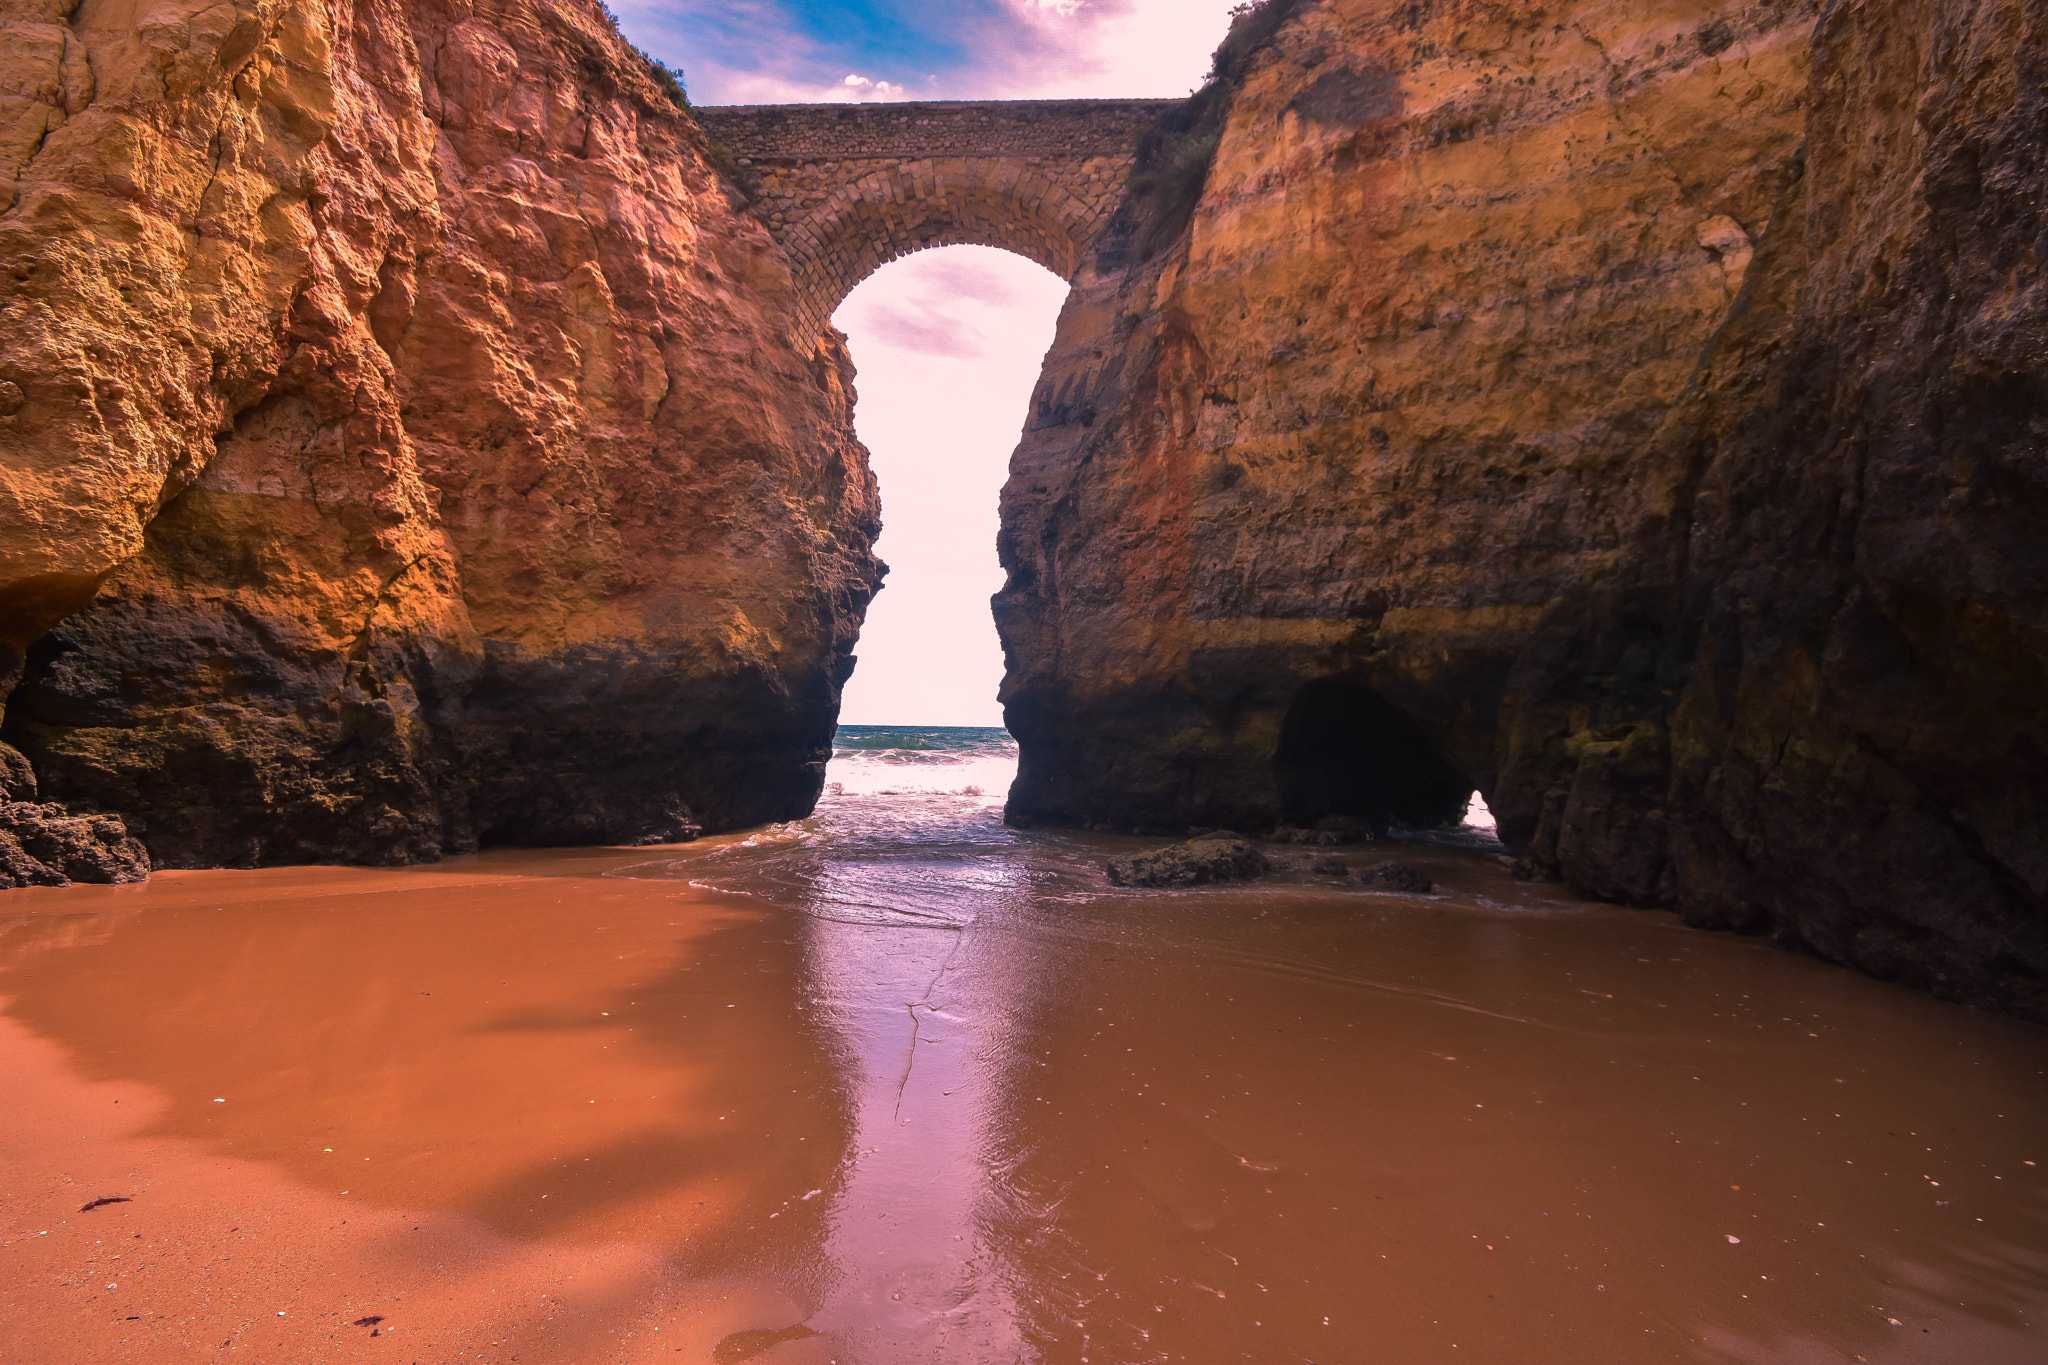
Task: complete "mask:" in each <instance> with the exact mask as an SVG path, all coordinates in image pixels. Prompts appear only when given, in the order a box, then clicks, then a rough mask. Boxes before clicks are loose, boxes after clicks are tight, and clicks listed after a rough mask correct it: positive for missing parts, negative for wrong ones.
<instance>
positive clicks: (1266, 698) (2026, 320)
mask: <svg viewBox="0 0 2048 1365" xmlns="http://www.w3.org/2000/svg"><path fill="white" fill-rule="evenodd" d="M1290 9H1291V13H1290V14H1289V17H1288V18H1287V21H1286V22H1285V23H1284V24H1283V25H1281V26H1280V28H1279V30H1278V32H1277V33H1276V34H1274V35H1273V36H1272V38H1271V39H1270V41H1268V42H1266V43H1265V44H1264V45H1263V46H1262V47H1261V48H1260V49H1259V51H1258V52H1257V53H1255V54H1254V55H1253V58H1252V59H1251V60H1250V61H1249V63H1248V64H1247V70H1246V72H1245V74H1244V75H1243V77H1242V80H1241V83H1240V84H1239V86H1238V88H1237V89H1236V91H1235V94H1234V98H1233V100H1232V104H1231V107H1230V113H1229V118H1228V121H1227V124H1226V125H1225V127H1224V130H1223V134H1222V138H1221V144H1220V148H1219V149H1218V151H1217V153H1216V155H1215V158H1214V164H1213V166H1212V167H1211V169H1210V170H1209V173H1208V177H1207V181H1206V188H1205V189H1204V190H1203V191H1202V193H1201V197H1200V200H1199V203H1198V204H1197V205H1196V206H1195V207H1194V210H1193V214H1192V219H1191V222H1190V223H1189V225H1188V227H1187V228H1186V230H1185V231H1183V232H1181V233H1180V234H1179V235H1178V236H1177V237H1176V238H1174V239H1173V240H1172V241H1170V242H1169V243H1167V244H1166V246H1165V247H1164V248H1163V249H1160V250H1157V251H1155V252H1153V253H1152V254H1151V255H1149V256H1147V255H1146V254H1145V251H1146V247H1147V243H1148V240H1149V239H1148V230H1149V229H1148V227H1147V224H1146V223H1145V222H1143V221H1134V222H1131V223H1128V224H1127V225H1126V228H1127V230H1126V231H1125V232H1124V233H1123V234H1122V236H1121V237H1120V238H1118V239H1114V240H1112V241H1111V242H1110V243H1109V244H1108V246H1107V247H1106V248H1105V250H1104V251H1103V252H1102V253H1101V254H1099V255H1098V256H1097V258H1096V259H1095V260H1094V261H1092V262H1091V263H1090V264H1089V266H1088V267H1086V268H1084V271H1083V274H1082V276H1081V279H1080V282H1079V285H1078V287H1077V289H1076V292H1075V294H1074V296H1073V298H1072V299H1071V300H1070V302H1069V304H1068V306H1067V309H1066V312H1065V315H1064V316H1063V318H1062V321H1061V324H1060V329H1059V333H1058V338H1057V340H1056V342H1055V343H1054V347H1053V351H1052V353H1051V355H1050V356H1049V357H1048V362H1047V367H1046V371H1045V375H1044V377H1043V379H1042V381H1041V384H1040V386H1039V389H1038V392H1037V396H1036V398H1035V400H1034V410H1033V412H1032V415H1031V418H1030V426H1029V429H1028V430H1027V432H1026V434H1025V436H1024V439H1023V442H1022V444H1021V445H1020V446H1019V448H1018V450H1017V453H1016V456H1015V457H1014V460H1013V463H1012V467H1011V478H1010V481H1009V484H1008V486H1007V487H1006V489H1005V491H1004V502H1003V519H1004V520H1003V532H1002V552H1003V557H1004V564H1005V566H1006V568H1007V569H1008V572H1009V579H1008V583H1007V585H1006V587H1005V588H1004V590H1003V592H1002V593H1001V594H1000V595H999V596H998V598H997V600H996V610H997V617H998V621H999V625H1000V627H1001V630H1002V635H1003V640H1004V644H1005V647H1006V649H1007V651H1008V658H1009V672H1008V677H1007V680H1006V682H1005V684H1004V698H1005V702H1006V706H1007V714H1008V718H1009V723H1010V726H1011V728H1012V730H1013V731H1015V733H1016V734H1017V737H1018V739H1019V742H1020V745H1021V748H1022V768H1021V771H1020V776H1019V778H1018V782H1017V785H1016V787H1015V789H1014V790H1013V792H1012V794H1011V798H1010V805H1009V815H1010V818H1011V820H1012V821H1013V822H1016V823H1020V824H1031V823H1064V824H1080V825H1091V826H1099V827H1115V828H1133V827H1136V828H1149V829H1159V830H1167V829H1175V830H1178V829H1184V828H1185V827H1187V826H1189V825H1201V826H1216V825H1223V826H1230V827H1234V828H1239V829H1262V828H1268V827H1271V826H1273V825H1275V824H1280V823H1294V824H1307V823H1312V822H1314V821H1316V820H1318V819H1328V818H1331V817H1338V818H1347V819H1358V818H1364V819H1369V820H1372V821H1376V822H1378V823H1380V824H1381V825H1383V826H1385V825H1388V824H1391V823H1394V822H1406V823H1411V824H1428V823H1433V822H1436V821H1440V820H1444V819H1446V818H1454V817H1455V815H1456V813H1457V812H1458V811H1459V810H1460V809H1461V808H1462V807H1463V804H1464V801H1465V798H1466V796H1467V794H1468V793H1469V792H1471V791H1472V790H1473V789H1475V788H1476V789H1478V790H1479V791H1481V792H1482V793H1484V795H1485V797H1486V799H1487V801H1488V802H1489V803H1490V804H1491V805H1492V807H1493V810H1494V811H1495V813H1496V815H1497V817H1498V819H1499V823H1500V831H1501V834H1502V837H1503V838H1504V839H1505V840H1506V841H1507V842H1508V844H1509V845H1510V846H1511V848H1513V849H1514V850H1515V851H1516V852H1517V853H1518V854H1520V856H1521V859H1522V868H1523V871H1524V872H1525V874H1527V875H1531V876H1556V877H1562V878H1564V879H1565V880H1567V881H1569V882H1570V883H1571V884H1573V885H1574V886H1576V887H1578V888H1579V889H1581V890H1583V891H1585V892H1587V893H1589V894H1593V895H1597V896H1601V897H1605V898H1609V899H1614V900H1619V901H1624V902H1628V903H1633V904H1641V905H1652V906H1664V907H1669V908H1672V909H1676V910H1678V911H1681V912H1682V913H1683V914H1684V915H1685V916H1686V917H1687V919H1688V920H1690V921H1692V922H1694V923H1696V924H1701V925H1710V926H1717V927H1728V928H1737V929H1744V930H1752V931H1759V932H1768V933H1770V934H1772V935H1774V936H1776V937H1777V938H1779V939H1780V940H1781V941H1783V942H1786V943H1788V944H1791V945H1795V946H1799V947H1803V948H1805V949H1809V950H1811V951H1815V952H1818V953H1821V954H1824V955H1826V956H1828V957H1831V958H1834V959H1836V960H1838V961H1842V962H1846V963H1851V964H1854V965H1856V966H1859V967H1861V968H1864V969H1865V970H1868V971H1870V972H1873V973H1875V974H1877V975H1880V976H1884V977H1889V978H1894V979H1899V980H1903V981H1907V982H1911V983H1914V984H1918V985H1922V986H1926V987H1928V988H1930V989H1932V990H1934V991H1936V992H1938V993H1940V994H1943V995H1947V996H1950V997H1952V998H1957V999H1965V1000H1971V1001H1976V1002H1982V1003H1987V1004H1992V1005H1996V1006H1999V1007H2002V1008H2007V1009H2012V1010H2016V1011H2019V1012H2021V1013H2025V1014H2029V1015H2032V1016H2034V1017H2037V1018H2048V838H2044V837H2043V836H2044V832H2048V728H2044V727H2048V551H2044V548H2043V547H2044V545H2048V541H2044V540H2043V539H2042V537H2041V535H2040V528H2041V526H2043V525H2044V524H2048V297H2044V293H2043V291H2044V289H2048V285H2044V284H2043V282H2042V273H2041V266H2042V263H2043V261H2044V260H2048V214H2044V211H2043V206H2042V181H2041V175H2040V165H2041V158H2042V155H2043V151H2044V149H2048V94H2044V91H2048V9H2044V8H2043V7H2042V6H2041V5H2039V4H2034V3H2022V4H2005V3H1990V2H1989V0H1902V2H1901V3H1896V4H1885V5H1876V4H1862V3H1851V2H1850V0H1832V2H1831V3H1827V4H1820V5H1816V4H1812V3H1805V2H1804V0H1778V2H1776V3H1728V2H1727V0H1664V2H1663V3H1659V4H1654V5H1648V6H1645V5H1633V4H1621V3H1603V2H1602V0H1576V2H1575V3H1568V4H1562V5H1545V6H1527V5H1504V4H1498V3H1485V2H1483V0H1436V2H1435V3H1423V4H1408V3H1400V4H1394V3H1389V2H1388V0H1311V2H1310V3H1305V4H1300V5H1296V6H1291V7H1290Z"/></svg>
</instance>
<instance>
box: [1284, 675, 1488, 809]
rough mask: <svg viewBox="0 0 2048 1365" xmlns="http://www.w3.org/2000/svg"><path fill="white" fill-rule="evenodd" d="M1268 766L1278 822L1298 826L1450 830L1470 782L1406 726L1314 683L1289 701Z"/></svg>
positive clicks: (1354, 694) (1327, 683)
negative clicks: (1274, 782)
mask: <svg viewBox="0 0 2048 1365" xmlns="http://www.w3.org/2000/svg"><path fill="white" fill-rule="evenodd" d="M1274 766H1275V772H1276V776H1277V778H1278V781H1279V789H1280V802H1281V808H1282V810H1283V812H1284V814H1285V817H1286V819H1287V821H1288V823H1290V824H1294V825H1301V826H1313V825H1315V824H1316V823H1317V822H1319V821H1329V820H1358V821H1364V822H1366V823H1368V824H1370V825H1372V826H1373V827H1374V828H1375V829H1380V830H1384V829H1385V828H1386V827H1387V826H1389V825H1391V824H1401V825H1407V826H1409V827H1411V828H1415V829H1427V828H1432V827H1435V826H1438V825H1447V824H1454V823H1456V822H1457V821H1458V820H1459V818H1460V817H1461V816H1463V815H1464V814H1465V811H1466V808H1467V805H1468V803H1469V802H1471V800H1472V798H1473V793H1474V787H1473V783H1472V781H1471V779H1470V778H1468V777H1466V776H1465V774H1464V773H1461V772H1459V771H1458V769H1457V768H1456V767H1454V766H1453V765H1452V764H1451V763H1450V761H1449V760H1448V759H1446V758H1445V757H1444V754H1443V750H1442V748H1441V747H1440V746H1439V745H1438V744H1437V742H1436V741H1435V740H1434V739H1432V738H1431V737H1430V735H1429V734H1428V733H1427V732H1426V731H1425V730H1424V729H1423V728H1422V727H1421V726H1420V725H1418V724H1417V723H1416V722H1415V721H1414V719H1413V718H1411V717H1410V716H1408V715H1407V714H1406V713H1405V712H1403V711H1402V710H1401V709H1400V708H1398V707H1396V706H1395V705H1394V704H1393V703H1391V702H1389V701H1388V700H1387V699H1386V698H1384V697H1382V696H1381V695H1380V694H1379V693H1377V692H1375V691H1373V690H1372V689H1371V688H1370V687H1367V686H1365V685H1364V684H1363V683H1360V682H1357V681H1354V680H1350V679H1344V678H1323V679H1318V680H1317V681H1315V682H1311V683H1309V684H1308V685H1306V686H1305V687H1303V688H1302V689H1301V691H1300V692H1299V693H1298V694H1297V695H1296V696H1295V699H1294V703H1293V704H1292V705H1291V706H1290V707H1288V710H1287V716H1286V719H1285V720H1284V721H1283V722H1282V724H1281V730H1280V747H1279V751H1278V753H1277V755H1276V756H1275V760H1274Z"/></svg>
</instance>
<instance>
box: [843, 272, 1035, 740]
mask: <svg viewBox="0 0 2048 1365" xmlns="http://www.w3.org/2000/svg"><path fill="white" fill-rule="evenodd" d="M1066 296H1067V283H1066V281H1064V280H1062V279H1060V278H1059V277H1058V276H1057V275H1055V274H1054V273H1053V272H1052V271H1050V270H1048V269H1046V268H1045V267H1044V266H1042V265H1039V264H1037V263H1036V262H1034V261H1032V260H1030V259H1029V258H1027V257H1025V256H1022V255H1019V254H1015V253H1012V252H1010V251H1007V250H1003V249H999V248H995V247H988V246H972V245H957V246H943V247H935V248H931V249H928V250H924V251H919V252H915V253H913V254H911V255H908V256H904V257H901V258H899V259H897V260H894V261H891V262H889V263H888V264H886V265H883V266H882V267H881V268H879V269H877V270H876V271H874V273H872V274H870V275H869V276H867V277H866V278H865V279H864V280H862V281H861V283H860V284H859V285H857V286H856V287H855V288H854V289H853V291H852V292H851V293H849V294H848V295H847V297H846V299H845V301H844V302H843V303H841V304H840V306H839V308H838V309H837V310H836V311H835V312H834V314H833V318H832V321H833V324H834V325H835V326H837V327H838V328H839V329H840V330H841V331H842V332H844V333H846V336H847V345H848V348H849V349H850V350H851V352H852V354H853V360H854V365H855V368H856V370H857V378H856V384H857V386H858V390H859V398H858V401H857V403H856V405H855V408H854V426H855V430H856V431H857V433H858V434H859V436H860V438H861V441H862V443H863V444H865V445H866V446H867V448H868V455H869V463H870V465H871V467H872V468H873V469H874V471H875V477H876V480H877V482H878V484H879V486H880V490H881V497H882V536H881V540H880V542H879V543H878V545H877V547H876V548H877V553H879V554H880V555H881V557H882V559H883V560H884V561H885V562H886V563H887V564H888V565H889V577H888V579H887V580H886V583H885V585H884V587H883V590H882V591H881V592H880V593H879V594H877V595H876V597H875V601H874V603H873V605H872V606H870V607H869V609H868V615H867V620H866V623H865V624H864V625H863V627H862V630H861V635H860V644H859V648H858V651H857V658H858V660H859V662H858V665H857V667H856V668H855V670H854V673H853V676H852V677H851V678H850V679H849V680H848V682H847V684H846V689H845V693H844V696H843V699H842V701H841V705H840V723H841V724H842V725H843V726H939V727H971V728H986V729H1000V728H1001V727H1002V725H1003V719H1002V710H1001V707H1000V706H999V705H998V704H997V702H996V689H997V688H998V686H999V685H1000V684H1001V682H1002V675H1003V654H1002V646H1001V644H1000V642H999V641H998V640H997V638H996V629H995V619H994V616H993V614H992V612H991V610H990V607H989V599H990V597H991V596H992V595H993V594H994V593H995V592H996V591H997V590H998V589H999V588H1001V587H1002V584H1003V573H1002V569H1001V567H1000V566H999V565H998V564H997V561H996V550H995V545H996V533H997V502H998V497H999V494H1000V493H1001V490H1002V486H1003V481H1004V479H1005V478H1006V477H1007V476H1008V472H1009V463H1010V452H1011V450H1012V449H1013V448H1014V447H1015V445H1016V443H1017V438H1018V435H1019V433H1020V431H1021V430H1022V428H1023V425H1024V421H1025V417H1026V414H1027V412H1028V409H1029V406H1030V399H1031V391H1032V388H1033V386H1034V385H1035V384H1036V383H1037V382H1038V375H1039V370H1040V367H1041V366H1042V364H1043V362H1044V358H1045V353H1046V351H1047V349H1048V348H1049V347H1050V346H1051V344H1052V336H1053V329H1054V326H1055V324H1056V323H1057V322H1058V320H1059V312H1060V307H1061V305H1062V304H1063V303H1064V302H1065V300H1066Z"/></svg>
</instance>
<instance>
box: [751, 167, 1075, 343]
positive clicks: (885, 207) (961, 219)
mask: <svg viewBox="0 0 2048 1365" xmlns="http://www.w3.org/2000/svg"><path fill="white" fill-rule="evenodd" d="M1094 220H1095V213H1094V212H1093V210H1092V208H1091V206H1089V205H1087V204H1085V203H1083V202H1082V201H1080V200H1079V199H1077V198H1076V197H1075V196H1074V195H1072V194H1070V193H1068V192H1067V191H1066V190H1065V189H1064V188H1062V187H1061V186H1059V185H1058V184H1056V183H1054V182H1053V181H1052V180H1051V179H1050V177H1048V176H1046V175H1044V174H1042V173H1040V172H1039V171H1037V170H1035V169H1032V168H1028V167H1027V168H1024V169H1022V171H1021V172H1020V171H1019V170H1018V168H1016V167H1013V166H1009V165H1005V164H1003V163H1001V162H993V161H976V162H973V163H970V164H969V165H967V166H966V167H964V168H962V169H959V170H955V171H953V172H952V173H951V174H949V173H948V172H947V170H946V169H944V168H940V167H934V166H933V165H931V163H929V162H924V163H912V164H910V165H905V166H897V167H890V168H889V169H887V170H884V171H876V172H873V173H871V174H869V175H867V176H865V177H863V178H862V179H861V180H860V181H859V182H857V183H856V184H855V185H853V186H851V187H849V191H848V192H847V193H845V194H843V195H840V196H837V197H835V198H834V199H833V200H832V201H831V202H830V203H828V204H827V205H825V206H824V207H823V208H822V209H820V210H819V211H818V212H817V213H816V214H814V215H813V216H812V217H811V218H810V219H809V220H807V221H806V222H804V223H802V224H800V225H798V227H797V228H796V229H795V230H794V231H793V232H792V233H791V234H790V240H789V244H788V245H789V252H790V256H791V258H792V259H791V265H792V266H793V267H794V269H795V273H796V280H797V292H798V294H799V295H800V296H801V297H802V299H803V300H804V305H805V307H806V309H807V311H808V312H809V313H810V315H811V317H810V320H811V321H812V322H814V323H815V324H817V325H818V326H821V327H822V326H823V325H824V324H825V322H826V321H827V320H828V319H830V318H831V316H832V314H833V312H834V311H836V310H837V309H838V307H839V305H840V304H841V303H843V302H844V301H845V299H846V296H847V295H848V294H850V293H852V292H853V288H854V286H855V285H857V284H859V283H860V282H861V281H862V280H864V279H866V278H867V277H868V276H869V275H872V274H873V273H874V272H875V271H876V270H878V269H880V268H881V267H882V266H884V265H887V264H888V263H889V262H890V261H893V260H896V259H898V258H899V257H902V256H908V255H909V254H911V253H912V252H914V251H923V250H925V249H927V248H930V247H940V246H993V247H1001V248H1002V249H1003V250H1005V251H1013V252H1015V253H1016V254H1018V255H1019V256H1023V257H1025V258H1026V259H1028V260H1031V261H1035V262H1037V263H1038V264H1039V265H1042V266H1044V267H1045V268H1046V269H1048V270H1050V271H1052V272H1053V274H1055V275H1058V276H1059V277H1060V278H1061V279H1071V278H1072V277H1073V275H1074V272H1075V271H1077V270H1079V269H1080V268H1081V259H1082V257H1083V256H1084V255H1085V254H1086V252H1087V249H1088V244H1089V243H1090V242H1091V241H1092V240H1093V239H1094V235H1095V229H1096V226H1097V225H1096V223H1095V221H1094Z"/></svg>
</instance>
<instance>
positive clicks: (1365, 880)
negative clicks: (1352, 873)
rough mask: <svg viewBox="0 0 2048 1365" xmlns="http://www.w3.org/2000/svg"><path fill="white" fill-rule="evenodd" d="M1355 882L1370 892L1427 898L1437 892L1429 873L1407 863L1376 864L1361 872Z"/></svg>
mask: <svg viewBox="0 0 2048 1365" xmlns="http://www.w3.org/2000/svg"><path fill="white" fill-rule="evenodd" d="M1354 880H1355V881H1356V883H1357V884H1358V885H1359V886H1362V887H1364V888H1365V889H1366V890H1368V891H1399V892H1402V893H1404V894H1406V895H1410V896H1426V895H1428V894H1429V893H1430V892H1432V891H1434V890H1436V883H1435V882H1433V881H1431V880H1430V879H1429V874H1428V873H1427V872H1424V871H1423V870H1422V869H1421V868H1419V867H1410V866H1409V865H1408V864H1406V863H1376V864H1374V865H1373V866H1371V867H1368V868H1366V869H1365V870H1364V871H1363V872H1360V873H1359V874H1358V876H1357V877H1356V878H1354Z"/></svg>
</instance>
